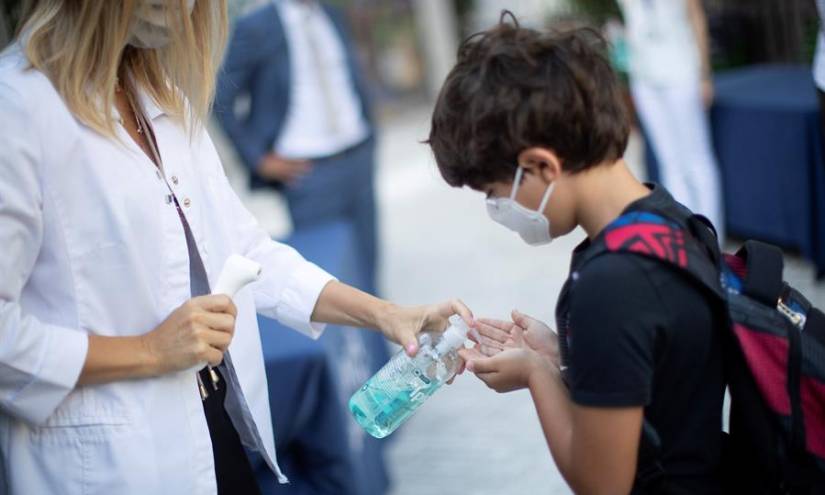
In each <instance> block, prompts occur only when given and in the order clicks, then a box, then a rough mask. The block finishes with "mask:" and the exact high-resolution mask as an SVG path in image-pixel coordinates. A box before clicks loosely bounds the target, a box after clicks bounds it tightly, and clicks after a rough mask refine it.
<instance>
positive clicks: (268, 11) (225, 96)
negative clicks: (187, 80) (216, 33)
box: [214, 2, 373, 187]
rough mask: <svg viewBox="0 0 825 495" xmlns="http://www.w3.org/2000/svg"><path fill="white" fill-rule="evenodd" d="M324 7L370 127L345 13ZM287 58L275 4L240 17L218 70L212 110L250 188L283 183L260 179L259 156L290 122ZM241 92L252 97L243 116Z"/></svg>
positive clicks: (368, 112)
mask: <svg viewBox="0 0 825 495" xmlns="http://www.w3.org/2000/svg"><path fill="white" fill-rule="evenodd" d="M322 8H323V9H324V11H325V12H326V14H327V15H328V16H329V18H330V19H331V21H332V24H333V25H334V26H335V29H336V31H337V32H338V34H339V35H340V38H341V43H342V45H343V47H344V51H345V54H346V58H347V66H348V67H349V71H350V75H351V80H352V81H353V85H354V88H353V89H354V90H355V93H356V94H357V96H358V97H359V98H360V100H361V106H362V110H363V112H364V117H365V118H366V120H367V122H368V124H369V127H370V130H372V128H373V120H372V115H371V111H370V104H369V99H368V96H367V94H368V93H367V89H366V85H365V83H364V80H363V78H362V75H361V71H360V70H359V67H358V63H357V60H356V57H355V53H354V50H353V47H352V42H351V38H350V36H349V32H348V29H347V26H346V22H345V19H344V16H343V13H342V12H341V11H339V10H337V9H335V8H333V7H330V6H328V5H323V4H322ZM289 57H290V54H289V43H288V42H287V38H286V33H285V32H284V25H283V23H282V21H281V16H280V13H279V11H278V8H277V7H276V6H275V5H274V4H273V3H272V2H268V3H267V4H266V5H264V6H262V7H260V8H258V9H256V10H254V11H252V12H250V13H249V14H246V15H244V16H242V17H240V18H239V19H238V20H237V22H236V23H235V27H234V31H233V33H232V37H231V39H230V41H229V47H228V49H227V53H226V57H225V58H224V62H223V67H222V69H221V71H220V72H219V74H218V81H217V89H216V95H215V105H214V114H215V116H216V118H217V120H218V122H219V123H220V124H221V126H222V127H223V129H224V131H225V132H226V134H227V136H228V137H229V139H230V140H231V141H232V144H233V145H234V146H235V149H236V150H237V152H238V155H240V158H241V161H242V162H243V163H244V165H246V167H247V168H249V170H250V172H251V174H250V179H251V180H250V184H251V186H252V187H263V186H274V187H279V186H280V184H279V183H277V182H273V181H267V180H264V179H262V178H261V177H259V176H258V175H257V173H256V169H257V166H258V163H259V162H260V160H261V158H262V157H263V156H264V155H266V154H267V153H269V152H271V151H272V147H273V145H274V144H275V142H276V141H277V139H278V137H279V136H280V134H281V131H282V129H283V126H284V122H285V120H286V115H287V110H288V106H289V101H290V90H291V87H290V86H291V84H290V83H291V76H292V75H291V66H290V60H289ZM241 96H245V97H248V98H249V112H248V113H246V114H245V115H237V114H236V112H235V111H234V109H235V102H236V100H237V99H238V98H239V97H241Z"/></svg>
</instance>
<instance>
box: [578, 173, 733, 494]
mask: <svg viewBox="0 0 825 495" xmlns="http://www.w3.org/2000/svg"><path fill="white" fill-rule="evenodd" d="M667 201H673V200H672V199H671V198H670V195H669V194H667V193H666V192H665V191H664V190H662V189H660V188H659V187H658V186H656V187H654V189H653V191H652V193H651V194H650V195H649V196H647V197H645V198H642V199H641V200H639V201H637V202H636V203H634V204H632V205H631V206H629V207H628V210H630V209H646V208H649V207H654V206H656V204H657V202H658V203H660V204H661V202H667ZM589 245H590V243H589V241H585V242H584V243H582V244H581V245H580V246H579V247H578V248H576V250H575V251H574V253H573V262H572V267H571V286H570V287H571V288H570V292H569V297H568V299H567V304H568V305H567V308H568V313H567V317H568V321H567V328H568V345H569V360H568V363H567V366H568V368H567V371H566V378H567V381H568V385H569V387H570V395H571V398H572V400H573V401H574V402H575V403H577V404H580V405H584V406H593V407H623V406H624V407H626V406H643V407H644V416H645V419H646V420H647V422H648V423H649V424H650V425H651V426H653V428H655V430H656V432H657V433H658V435H659V437H660V438H661V443H662V450H661V455H660V460H661V462H662V464H663V467H664V469H665V472H666V473H667V478H668V481H669V483H673V484H674V485H677V486H679V487H683V488H685V489H686V490H688V493H696V494H704V493H718V492H719V491H720V489H719V487H718V486H719V482H718V481H717V475H718V466H719V461H720V459H719V456H720V448H721V433H720V432H721V421H722V420H721V417H722V399H723V395H724V378H723V369H722V336H723V335H724V331H725V328H724V325H725V320H724V319H723V318H722V317H721V316H720V315H721V314H722V313H721V312H720V311H719V308H718V305H717V304H715V302H714V300H713V298H712V296H710V295H708V294H706V293H705V292H704V291H703V289H702V288H701V287H700V286H698V285H697V284H696V283H694V282H693V281H692V280H691V279H690V278H689V277H688V276H686V275H685V274H682V273H679V272H677V271H676V269H675V268H672V267H670V266H668V265H666V264H664V263H662V262H660V261H657V260H653V259H649V258H644V257H642V256H638V255H634V254H631V253H607V254H603V255H601V256H598V257H596V258H594V259H592V260H591V261H589V262H588V263H587V264H586V265H585V266H583V267H579V266H578V263H577V262H579V261H580V260H581V259H582V256H583V254H584V253H585V250H586V249H588V247H589ZM639 462H640V464H642V463H644V462H645V461H644V460H643V459H641V457H640V460H639ZM647 467H648V466H644V465H640V466H639V469H644V468H647Z"/></svg>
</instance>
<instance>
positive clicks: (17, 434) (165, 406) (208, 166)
mask: <svg viewBox="0 0 825 495" xmlns="http://www.w3.org/2000/svg"><path fill="white" fill-rule="evenodd" d="M25 65H27V63H26V60H25V58H24V56H23V55H22V53H21V51H20V49H19V47H17V46H15V47H12V48H11V49H10V50H7V51H6V52H5V53H4V54H3V55H2V56H0V246H3V255H2V256H0V493H3V494H6V493H9V494H22V495H29V494H46V493H61V494H81V493H82V494H88V493H101V494H107V495H109V494H132V493H134V494H150V493H151V494H184V493H185V494H212V493H215V491H216V484H215V468H214V463H213V457H212V446H211V441H210V437H209V430H208V428H207V423H206V419H205V417H204V413H203V408H202V404H201V398H200V395H199V392H198V386H197V382H196V377H195V375H196V374H195V372H194V371H192V370H189V371H181V372H176V373H170V374H167V375H164V376H161V377H157V378H151V379H142V380H128V381H121V382H115V383H109V384H102V385H89V386H77V379H78V376H79V374H80V371H81V368H82V367H83V363H84V361H85V359H86V353H87V348H88V335H89V334H98V335H108V336H122V335H139V334H144V333H146V332H148V331H150V330H152V329H153V328H155V327H156V326H157V325H158V324H159V323H160V322H161V321H163V320H164V319H165V318H166V317H167V316H168V315H169V314H170V313H171V312H172V311H173V310H174V309H176V308H177V307H178V306H180V305H181V304H182V303H183V302H185V301H186V300H187V299H189V263H188V254H187V246H186V239H185V236H184V231H183V228H182V224H181V221H180V218H179V217H178V213H177V212H176V209H175V206H174V204H173V203H171V202H170V201H169V197H168V195H169V190H168V189H167V182H168V184H169V186H171V188H172V189H173V191H174V193H175V195H176V197H177V198H179V199H180V201H181V204H182V206H183V208H182V209H183V212H184V214H185V215H186V218H187V220H188V222H189V225H190V227H191V229H192V233H193V236H194V238H195V240H196V242H197V246H198V249H199V252H200V255H201V257H202V259H203V263H204V265H205V267H206V271H207V275H208V278H209V280H210V282H211V283H212V284H214V282H215V279H216V278H217V276H218V274H219V272H220V270H221V268H222V266H223V263H224V261H225V260H226V259H227V257H229V255H231V254H233V253H237V254H241V255H243V256H247V257H249V258H251V259H253V260H256V261H258V262H259V263H261V264H262V265H263V274H262V278H261V279H260V280H259V281H258V282H256V283H254V284H252V285H250V286H248V287H246V288H245V289H243V290H241V291H240V292H239V293H238V294H237V296H236V297H235V303H236V305H237V307H238V316H237V320H236V329H235V335H234V338H233V341H232V344H231V346H230V355H231V356H232V357H233V359H232V361H233V362H234V367H235V371H236V373H237V378H238V381H239V382H240V385H241V390H242V392H243V395H240V396H239V397H240V399H241V402H242V409H243V410H242V411H241V412H242V413H243V418H241V419H242V423H243V424H242V425H241V426H238V424H236V428H238V430H239V434H240V436H241V438H242V439H250V438H251V439H253V440H255V441H252V440H248V441H247V442H246V443H247V446H250V447H253V448H254V447H258V448H259V449H260V450H262V452H261V454H262V455H263V457H264V459H265V460H266V461H267V462H268V464H269V465H270V467H271V468H272V469H273V470H274V471H275V472H276V474H278V476H279V478H280V479H281V480H282V481H285V480H286V479H285V478H284V477H283V475H282V474H281V473H280V470H279V469H278V467H277V463H276V460H275V444H274V438H273V430H272V424H271V416H270V411H269V400H268V397H267V383H266V375H265V373H264V363H263V355H262V352H261V342H260V336H259V335H258V326H257V320H256V311H257V312H259V313H261V314H263V315H265V316H269V317H272V318H277V319H278V320H280V321H281V322H282V323H284V324H286V325H289V326H291V327H292V328H295V329H297V330H299V331H302V332H304V333H306V334H307V335H310V336H313V337H317V336H318V335H319V334H320V332H321V331H322V329H323V328H322V326H319V325H316V324H313V323H311V322H310V315H311V313H312V311H313V308H314V306H315V303H316V301H317V298H318V296H319V294H320V292H321V290H322V289H323V287H324V286H325V285H326V284H327V283H328V282H329V281H330V280H331V279H332V277H331V276H330V275H329V274H327V273H325V272H324V271H323V270H321V269H320V268H318V267H317V266H315V265H313V264H311V263H309V262H307V261H305V260H304V259H303V258H302V257H301V256H300V255H299V254H298V253H297V252H296V251H295V250H293V249H292V248H291V247H288V246H286V245H283V244H280V243H277V242H275V241H273V240H271V239H270V238H269V236H268V235H267V233H266V232H265V231H264V230H263V229H261V228H260V227H259V225H258V224H257V222H256V221H255V219H254V218H253V216H252V215H251V214H250V213H249V212H248V211H247V210H246V209H245V208H244V206H243V205H242V204H241V202H240V201H239V199H238V197H237V196H236V195H235V193H234V192H233V190H232V189H231V187H230V186H229V183H228V182H227V180H226V176H225V175H224V173H223V169H222V167H221V164H220V161H219V158H218V155H217V153H216V151H215V148H214V146H213V144H212V141H211V139H210V138H209V136H208V135H207V133H206V131H205V130H202V129H199V130H198V131H197V132H196V133H195V134H194V136H193V137H192V139H190V136H189V134H187V132H186V131H184V129H183V128H182V127H181V126H180V125H178V124H177V123H176V122H175V121H174V120H172V119H171V118H170V117H168V116H167V115H165V114H164V112H163V111H162V110H161V109H159V108H158V107H157V105H155V104H154V102H153V101H152V100H151V98H149V97H148V96H147V94H145V93H142V94H141V95H140V102H141V106H142V107H143V110H144V112H145V115H146V116H147V118H148V119H149V120H150V121H151V124H152V126H153V128H154V131H155V134H156V138H157V142H158V146H159V149H160V154H161V157H162V159H163V163H164V168H165V170H164V174H161V173H160V172H159V171H158V170H157V169H156V167H155V166H154V164H153V163H152V162H151V161H150V160H149V159H148V158H147V157H146V156H145V154H144V153H143V152H142V151H141V150H140V148H138V146H137V145H136V144H135V143H134V142H133V141H132V139H131V138H130V137H129V136H128V134H127V133H126V132H125V130H123V129H122V128H119V130H118V132H119V138H120V141H121V142H117V141H115V140H112V139H109V138H107V137H104V136H102V135H100V134H98V133H97V132H95V131H94V130H92V129H90V128H88V127H86V126H84V125H82V124H81V123H79V122H78V121H77V120H76V119H75V118H74V117H73V115H72V114H71V113H70V112H69V110H68V109H67V107H66V106H65V105H64V103H63V101H62V99H61V98H60V96H59V95H58V93H57V92H56V91H55V90H54V88H53V87H52V85H51V83H50V82H49V80H48V79H47V78H46V77H45V76H44V75H43V74H42V73H40V72H38V71H36V70H27V69H25ZM244 398H245V400H244ZM234 419H235V418H233V421H234ZM250 443H251V444H253V445H250Z"/></svg>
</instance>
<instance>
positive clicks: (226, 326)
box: [142, 294, 238, 374]
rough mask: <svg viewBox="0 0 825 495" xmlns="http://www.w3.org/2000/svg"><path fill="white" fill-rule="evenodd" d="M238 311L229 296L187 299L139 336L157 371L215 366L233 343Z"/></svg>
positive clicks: (162, 372) (160, 372)
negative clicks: (152, 328) (159, 322)
mask: <svg viewBox="0 0 825 495" xmlns="http://www.w3.org/2000/svg"><path fill="white" fill-rule="evenodd" d="M237 314H238V310H237V308H236V307H235V304H234V303H233V302H232V299H231V298H229V296H226V295H223V294H220V295H208V296H200V297H195V298H192V299H190V300H189V301H187V302H185V303H183V304H182V305H181V306H180V307H179V308H178V309H176V310H175V311H173V312H172V314H170V315H169V317H168V318H166V320H164V321H163V323H161V324H160V325H158V326H157V327H156V328H155V329H154V330H152V331H151V332H149V333H147V334H146V335H143V336H142V341H143V344H144V345H145V346H146V349H147V350H148V351H149V355H151V356H152V360H153V364H154V366H153V367H154V369H155V370H156V373H157V374H166V373H170V372H173V371H178V370H184V369H188V368H192V367H195V366H198V365H202V364H204V363H209V364H210V365H212V366H217V365H218V364H220V362H221V361H222V360H223V354H224V353H225V352H226V349H227V348H228V347H229V344H230V342H232V335H233V334H234V333H235V318H236V316H237Z"/></svg>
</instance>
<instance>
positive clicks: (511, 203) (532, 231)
mask: <svg viewBox="0 0 825 495" xmlns="http://www.w3.org/2000/svg"><path fill="white" fill-rule="evenodd" d="M523 174H524V169H522V168H521V167H519V168H518V169H517V170H516V179H515V182H513V189H512V190H511V191H510V197H509V198H489V199H488V200H487V213H488V214H489V215H490V218H492V219H493V221H494V222H497V223H500V224H501V225H504V226H505V227H507V228H508V229H510V230H512V231H514V232H517V233H518V235H520V236H521V238H522V239H523V240H524V242H526V243H527V244H529V245H531V246H538V245H541V244H548V243H549V242H550V241H552V240H553V236H552V235H551V234H550V220H548V219H547V217H546V216H544V213H542V212H543V211H544V208H545V207H546V206H547V202H548V201H550V195H551V194H552V193H553V189H554V188H555V186H556V182H555V181H553V182H552V183H550V185H549V186H548V187H547V191H545V193H544V196H543V197H542V198H541V204H540V205H539V209H538V210H535V211H534V210H528V209H527V208H525V207H524V206H522V205H520V204H519V203H518V202H517V201H516V191H517V190H518V186H519V184H520V183H521V177H522V175H523Z"/></svg>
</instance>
